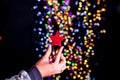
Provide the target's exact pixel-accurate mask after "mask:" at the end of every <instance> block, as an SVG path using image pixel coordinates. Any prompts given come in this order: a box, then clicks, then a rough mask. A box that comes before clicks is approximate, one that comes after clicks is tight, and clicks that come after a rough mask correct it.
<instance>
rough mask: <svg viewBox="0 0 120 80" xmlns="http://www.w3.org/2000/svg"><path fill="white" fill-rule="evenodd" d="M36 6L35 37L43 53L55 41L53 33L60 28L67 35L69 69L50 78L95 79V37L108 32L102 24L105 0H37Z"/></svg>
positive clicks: (34, 7)
mask: <svg viewBox="0 0 120 80" xmlns="http://www.w3.org/2000/svg"><path fill="white" fill-rule="evenodd" d="M32 10H33V13H34V17H35V22H34V25H33V32H34V37H33V39H34V45H35V51H36V54H38V56H39V57H42V55H44V53H45V52H46V50H47V48H48V44H50V43H51V42H52V40H51V38H50V36H52V35H54V34H55V32H56V31H59V33H60V35H62V36H64V37H65V40H64V41H63V43H62V45H63V46H64V50H63V55H64V56H65V57H66V60H67V70H66V71H65V72H63V73H62V74H59V75H53V76H52V77H49V78H47V79H48V80H60V79H61V80H63V79H64V80H73V79H77V80H91V79H90V78H91V77H90V73H91V72H92V69H91V65H90V62H89V61H90V59H91V58H92V57H93V56H94V55H95V50H94V47H95V40H97V39H100V38H101V36H100V34H103V33H106V29H105V27H104V26H101V23H102V22H103V21H104V18H105V17H104V16H103V13H104V12H105V11H106V2H105V0H36V1H34V6H33V8H32ZM54 53H55V52H54V51H53V52H52V55H55V54H54ZM52 55H51V56H52ZM50 60H52V57H50Z"/></svg>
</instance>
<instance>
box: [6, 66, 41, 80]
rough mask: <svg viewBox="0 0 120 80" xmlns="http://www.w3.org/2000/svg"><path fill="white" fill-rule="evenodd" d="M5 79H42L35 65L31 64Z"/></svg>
mask: <svg viewBox="0 0 120 80" xmlns="http://www.w3.org/2000/svg"><path fill="white" fill-rule="evenodd" d="M5 80H43V77H42V75H41V73H40V72H39V70H38V69H37V68H36V66H33V67H31V68H30V69H29V70H28V71H25V70H22V71H20V73H19V74H18V75H14V76H12V77H11V78H8V79H5Z"/></svg>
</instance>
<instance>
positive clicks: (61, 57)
mask: <svg viewBox="0 0 120 80" xmlns="http://www.w3.org/2000/svg"><path fill="white" fill-rule="evenodd" d="M60 60H61V61H60V63H65V64H66V58H65V57H64V56H63V55H61V56H60Z"/></svg>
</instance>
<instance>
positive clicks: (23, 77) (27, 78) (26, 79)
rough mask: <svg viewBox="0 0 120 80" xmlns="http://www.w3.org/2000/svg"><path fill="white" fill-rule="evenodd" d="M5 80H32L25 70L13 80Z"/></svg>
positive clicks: (12, 78)
mask: <svg viewBox="0 0 120 80" xmlns="http://www.w3.org/2000/svg"><path fill="white" fill-rule="evenodd" d="M5 80H31V78H30V76H29V74H28V73H27V72H26V71H25V70H22V71H20V73H19V74H18V75H14V76H12V77H11V78H7V79H5Z"/></svg>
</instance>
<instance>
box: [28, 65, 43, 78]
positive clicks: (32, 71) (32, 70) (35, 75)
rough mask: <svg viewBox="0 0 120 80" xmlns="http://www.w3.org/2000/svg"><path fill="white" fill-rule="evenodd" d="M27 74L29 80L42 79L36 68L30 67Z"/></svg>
mask: <svg viewBox="0 0 120 80" xmlns="http://www.w3.org/2000/svg"><path fill="white" fill-rule="evenodd" d="M28 74H29V76H30V78H31V80H43V77H42V75H41V73H40V71H39V70H38V69H37V68H36V66H33V67H31V68H30V69H29V70H28Z"/></svg>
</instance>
